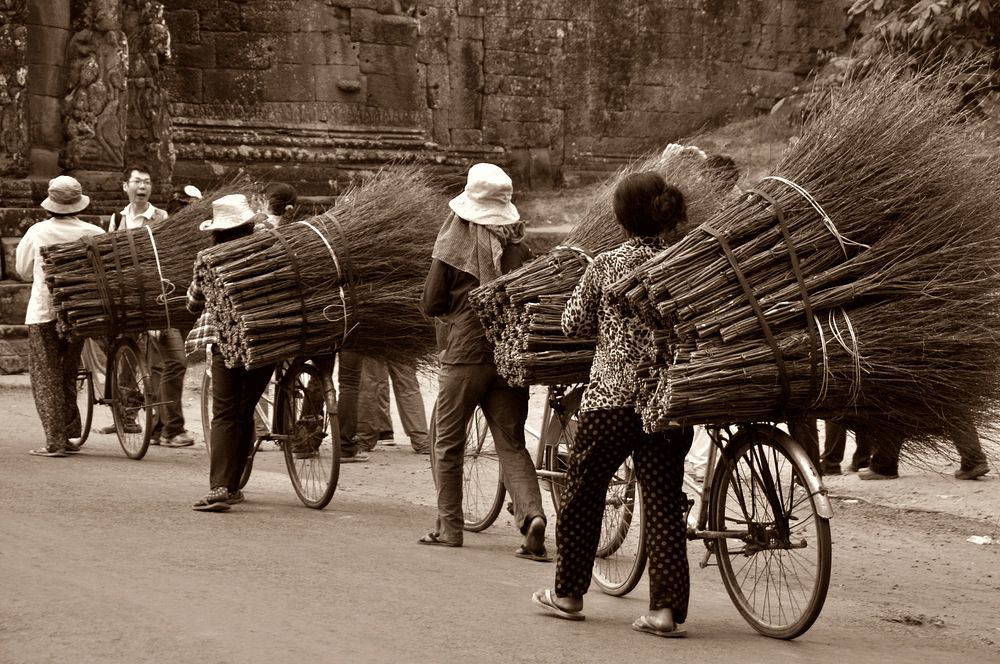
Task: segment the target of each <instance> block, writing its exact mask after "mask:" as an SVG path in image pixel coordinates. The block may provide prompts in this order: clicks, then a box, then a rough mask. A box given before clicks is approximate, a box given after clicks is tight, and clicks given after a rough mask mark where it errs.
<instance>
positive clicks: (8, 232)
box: [0, 196, 48, 246]
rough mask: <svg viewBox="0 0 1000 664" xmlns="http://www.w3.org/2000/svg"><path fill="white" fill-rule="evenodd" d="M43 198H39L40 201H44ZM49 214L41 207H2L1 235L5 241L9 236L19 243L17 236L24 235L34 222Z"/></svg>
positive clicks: (15, 242)
mask: <svg viewBox="0 0 1000 664" xmlns="http://www.w3.org/2000/svg"><path fill="white" fill-rule="evenodd" d="M42 198H44V196H42ZM42 198H39V199H38V203H41V202H42ZM47 216H48V213H47V212H46V211H45V210H43V209H42V208H41V207H32V208H0V237H3V238H4V239H5V241H6V239H7V238H14V244H17V238H20V237H21V236H22V235H24V232H25V231H26V230H28V228H30V227H31V225H32V224H33V223H35V222H36V221H39V220H41V219H45V218H46V217H47ZM4 246H6V245H4Z"/></svg>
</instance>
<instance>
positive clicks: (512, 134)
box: [484, 122, 552, 148]
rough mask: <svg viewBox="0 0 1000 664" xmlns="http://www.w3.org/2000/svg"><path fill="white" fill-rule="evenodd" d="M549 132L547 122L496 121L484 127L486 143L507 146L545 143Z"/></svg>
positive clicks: (528, 145) (550, 127)
mask: <svg viewBox="0 0 1000 664" xmlns="http://www.w3.org/2000/svg"><path fill="white" fill-rule="evenodd" d="M551 132H552V125H550V124H549V123H547V122H497V123H493V124H491V125H490V126H488V127H485V128H484V135H485V137H486V142H487V143H495V144H497V145H504V146H507V147H508V148H513V147H525V148H526V147H530V146H532V145H547V144H548V142H549V139H550V137H551Z"/></svg>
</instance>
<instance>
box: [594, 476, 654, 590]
mask: <svg viewBox="0 0 1000 664" xmlns="http://www.w3.org/2000/svg"><path fill="white" fill-rule="evenodd" d="M642 516H643V514H642V489H641V488H640V486H639V482H638V481H636V478H635V470H634V468H633V467H632V459H631V458H629V459H628V460H627V461H626V462H625V463H623V464H622V465H621V467H620V468H619V469H618V470H617V471H616V472H615V474H614V477H612V478H611V482H610V483H609V484H608V492H607V494H606V496H605V500H604V514H603V515H602V517H601V539H600V540H599V541H598V544H597V556H596V557H595V558H594V570H593V579H594V583H596V584H597V587H598V588H600V589H601V590H602V591H603V592H604V593H606V594H608V595H613V596H615V597H622V596H624V595H627V594H628V593H630V592H632V590H634V589H635V587H636V586H637V585H639V580H640V579H641V578H642V573H643V571H645V569H646V524H645V522H644V520H643V518H642Z"/></svg>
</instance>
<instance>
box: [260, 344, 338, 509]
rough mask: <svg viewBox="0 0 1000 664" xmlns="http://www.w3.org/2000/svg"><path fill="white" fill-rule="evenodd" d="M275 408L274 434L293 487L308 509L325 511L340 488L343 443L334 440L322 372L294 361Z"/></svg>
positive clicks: (282, 381) (281, 385) (279, 390)
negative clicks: (323, 509)
mask: <svg viewBox="0 0 1000 664" xmlns="http://www.w3.org/2000/svg"><path fill="white" fill-rule="evenodd" d="M276 408H277V412H276V413H275V418H274V423H275V433H276V434H277V435H278V436H281V438H279V440H282V441H283V444H282V446H281V447H282V450H283V451H284V455H285V466H286V467H287V468H288V476H289V478H290V479H291V480H292V487H293V488H294V489H295V493H296V494H297V495H298V497H299V500H301V501H302V503H303V504H304V505H305V506H306V507H312V508H314V509H322V508H324V507H326V506H327V505H328V504H329V503H330V500H331V499H332V498H333V492H334V491H335V490H336V488H337V479H338V477H339V475H340V444H339V443H340V441H338V440H334V436H333V427H332V425H331V422H330V417H331V416H330V413H329V410H328V408H327V404H326V399H325V398H324V389H323V376H322V374H321V373H320V371H319V369H318V368H316V367H315V366H313V365H312V364H307V363H306V362H305V361H304V360H295V361H294V362H293V364H292V366H291V367H290V368H289V369H288V371H286V372H285V375H284V376H283V377H282V379H281V383H280V384H279V385H278V394H277V404H276Z"/></svg>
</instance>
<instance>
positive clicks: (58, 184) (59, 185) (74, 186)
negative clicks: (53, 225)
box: [42, 175, 90, 214]
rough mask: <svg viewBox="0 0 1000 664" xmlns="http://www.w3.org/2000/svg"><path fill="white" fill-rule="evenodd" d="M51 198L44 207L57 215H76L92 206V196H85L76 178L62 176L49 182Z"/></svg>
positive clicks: (43, 204) (45, 202)
mask: <svg viewBox="0 0 1000 664" xmlns="http://www.w3.org/2000/svg"><path fill="white" fill-rule="evenodd" d="M48 193H49V196H48V198H46V199H45V200H44V201H42V207H43V208H45V209H46V210H48V211H49V212H54V213H56V214H75V213H77V212H80V211H81V210H84V209H86V208H87V206H88V205H90V196H85V195H84V194H83V187H81V186H80V183H79V182H78V181H77V179H76V178H72V177H70V176H68V175H60V176H58V177H54V178H52V179H51V180H49V192H48Z"/></svg>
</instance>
